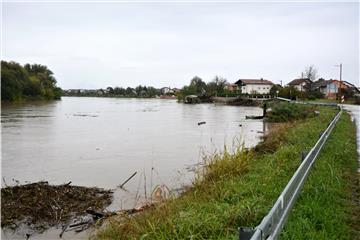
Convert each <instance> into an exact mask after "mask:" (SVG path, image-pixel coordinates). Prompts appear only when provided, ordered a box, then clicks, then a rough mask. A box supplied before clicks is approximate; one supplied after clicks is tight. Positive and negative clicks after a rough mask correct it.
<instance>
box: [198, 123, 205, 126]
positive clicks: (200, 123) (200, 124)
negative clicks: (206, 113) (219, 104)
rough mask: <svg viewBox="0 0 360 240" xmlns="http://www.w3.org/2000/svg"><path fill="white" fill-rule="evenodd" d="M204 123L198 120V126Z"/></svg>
mask: <svg viewBox="0 0 360 240" xmlns="http://www.w3.org/2000/svg"><path fill="white" fill-rule="evenodd" d="M203 124H206V122H198V126H200V125H203Z"/></svg>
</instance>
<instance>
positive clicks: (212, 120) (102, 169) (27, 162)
mask: <svg viewBox="0 0 360 240" xmlns="http://www.w3.org/2000/svg"><path fill="white" fill-rule="evenodd" d="M261 114H262V109H261V108H258V107H239V106H224V105H215V104H197V105H187V104H181V103H177V102H176V101H175V100H165V99H120V98H86V97H63V98H62V100H61V101H51V102H32V103H24V104H7V105H3V106H2V112H1V123H2V127H1V130H2V135H1V137H2V163H1V164H2V176H3V179H2V186H4V184H5V182H6V184H7V185H13V184H16V183H17V182H19V183H20V184H24V183H27V182H35V181H39V180H46V181H48V182H49V183H50V184H63V183H67V182H69V181H71V182H72V184H73V185H80V186H97V187H101V188H107V189H116V191H115V193H114V201H113V203H112V204H111V205H110V206H109V210H119V209H126V208H133V207H134V206H136V205H139V204H141V201H143V200H144V199H145V198H149V197H150V196H151V189H154V187H155V186H157V185H165V186H166V187H167V188H169V189H177V188H180V187H182V186H184V185H188V184H189V183H191V181H192V179H193V178H194V171H193V170H194V166H196V165H198V164H199V163H201V162H202V159H203V156H204V155H210V154H213V153H214V152H219V151H222V150H223V149H224V146H227V149H228V150H229V151H231V150H232V149H233V148H234V147H238V146H240V145H242V144H243V145H244V146H245V147H252V146H254V145H256V144H257V143H258V142H259V140H260V137H261V136H262V135H263V131H264V129H265V127H264V124H263V121H262V120H246V119H245V115H261ZM203 121H204V122H206V124H202V125H198V123H199V122H203ZM134 172H137V174H136V175H135V177H134V178H132V179H131V180H130V181H129V182H128V183H127V184H126V185H125V188H126V190H127V191H124V190H121V189H119V188H117V186H118V185H120V184H121V183H122V182H124V181H125V180H126V179H127V178H128V177H129V176H130V175H132V174H133V173H134ZM4 180H5V182H4ZM139 196H140V197H139ZM11 236H12V237H11V238H13V237H15V236H14V235H11ZM44 236H46V235H42V236H41V237H44ZM78 236H81V235H78ZM2 237H5V238H7V237H6V236H4V233H2ZM39 238H40V236H39Z"/></svg>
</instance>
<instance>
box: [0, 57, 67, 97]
mask: <svg viewBox="0 0 360 240" xmlns="http://www.w3.org/2000/svg"><path fill="white" fill-rule="evenodd" d="M60 96H61V89H60V88H59V87H57V86H56V79H55V77H54V74H53V72H52V71H51V70H50V69H48V68H47V67H46V66H44V65H40V64H25V65H24V66H21V65H20V64H18V63H16V62H6V61H1V100H6V101H21V100H26V99H47V100H51V99H60Z"/></svg>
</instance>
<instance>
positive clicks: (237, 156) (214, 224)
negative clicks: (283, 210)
mask: <svg viewBox="0 0 360 240" xmlns="http://www.w3.org/2000/svg"><path fill="white" fill-rule="evenodd" d="M315 109H316V110H317V111H319V115H317V116H316V117H312V118H305V119H302V120H297V121H287V122H285V123H281V124H278V123H276V125H275V126H274V127H272V128H271V130H270V132H269V133H268V134H267V135H266V136H265V137H264V140H263V142H262V143H261V144H259V145H258V146H257V147H256V148H254V149H241V148H239V149H238V150H236V151H235V152H233V153H229V152H227V151H226V150H225V151H224V152H223V153H222V154H217V155H215V156H212V157H211V158H208V159H205V162H206V166H205V167H204V168H202V169H201V171H199V173H198V174H197V177H196V179H195V180H194V183H193V186H192V187H191V189H190V190H188V191H186V192H185V193H183V194H182V195H181V196H180V197H178V198H171V199H168V200H166V201H164V202H161V203H159V204H158V205H157V206H156V207H155V208H153V209H150V210H148V211H145V212H143V213H141V214H138V215H135V216H128V217H126V216H123V217H120V218H119V217H114V218H111V219H110V220H109V222H108V224H106V226H104V227H103V229H100V230H99V231H98V232H97V233H96V235H95V236H93V238H94V239H238V234H237V227H238V226H252V227H255V226H257V225H258V224H259V223H260V221H261V220H262V218H263V217H264V216H265V215H266V214H267V213H268V211H269V210H270V209H271V207H272V205H273V204H274V202H275V200H276V199H277V198H278V196H279V194H280V193H281V191H282V190H283V188H284V187H285V186H286V184H287V182H288V181H289V180H290V178H291V176H292V175H293V173H294V172H295V170H296V169H297V167H298V166H299V164H300V162H301V159H300V155H301V152H302V151H309V150H310V149H311V147H312V146H313V145H314V144H315V142H316V141H317V139H318V137H319V133H320V132H321V131H323V130H325V129H326V127H327V125H328V123H329V122H330V121H331V119H332V118H333V117H334V116H335V114H336V110H335V109H334V108H330V107H315ZM356 159H357V152H356V140H355V126H354V123H353V122H351V120H350V117H349V115H348V114H347V113H344V114H343V115H342V117H341V118H340V120H339V122H338V123H337V125H336V126H335V128H334V131H333V133H332V134H331V136H330V137H329V139H328V142H327V143H326V145H325V148H324V151H322V152H321V154H320V155H319V158H318V159H317V161H316V163H315V166H314V168H313V169H312V171H311V174H310V176H309V179H308V181H307V182H306V183H305V185H304V189H303V191H302V193H301V194H300V197H299V199H298V201H297V203H296V205H295V208H294V210H293V213H292V214H291V215H290V219H289V221H288V223H287V224H286V225H285V229H284V230H283V233H282V235H281V239H357V238H359V237H360V235H359V231H358V230H359V229H358V228H359V226H358V225H356V223H358V222H359V213H360V210H359V202H358V197H359V178H358V176H357V175H356V170H357V160H356Z"/></svg>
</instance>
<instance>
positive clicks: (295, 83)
mask: <svg viewBox="0 0 360 240" xmlns="http://www.w3.org/2000/svg"><path fill="white" fill-rule="evenodd" d="M303 82H306V83H312V81H311V80H310V79H309V78H298V79H294V80H292V81H291V82H289V83H288V85H290V86H294V85H300V84H301V83H303Z"/></svg>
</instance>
